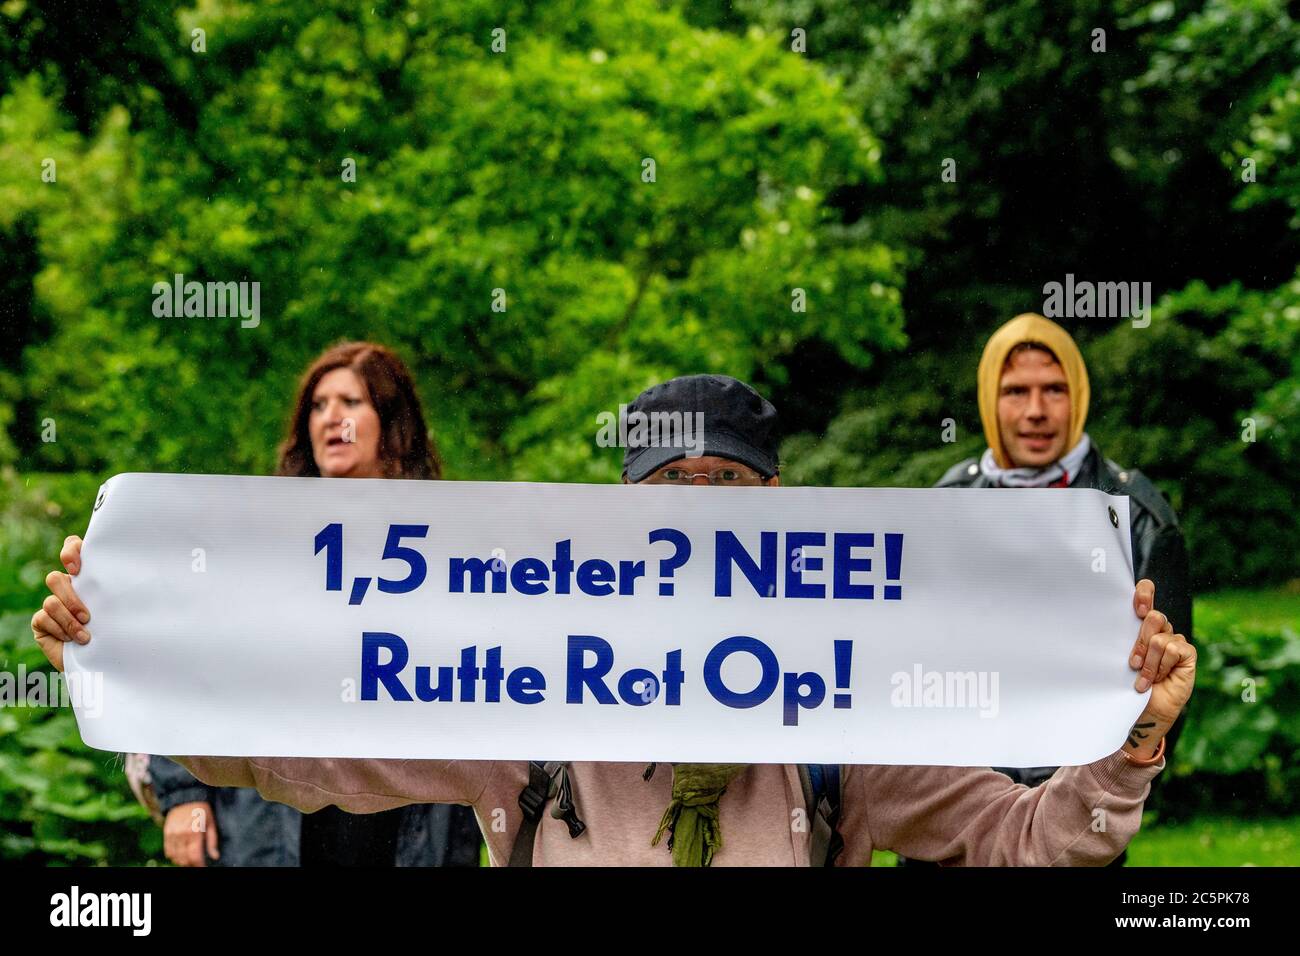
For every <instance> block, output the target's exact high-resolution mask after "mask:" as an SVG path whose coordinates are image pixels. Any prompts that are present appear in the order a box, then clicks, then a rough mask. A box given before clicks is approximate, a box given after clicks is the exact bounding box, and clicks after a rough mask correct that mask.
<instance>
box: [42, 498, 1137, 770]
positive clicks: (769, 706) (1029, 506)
mask: <svg viewBox="0 0 1300 956" xmlns="http://www.w3.org/2000/svg"><path fill="white" fill-rule="evenodd" d="M1128 527H1129V524H1128V499H1127V498H1124V497H1112V496H1109V495H1106V494H1103V493H1102V492H1099V491H1093V490H1084V489H1023V490H1015V489H1006V490H989V489H978V490H977V489H880V488H765V487H760V488H748V487H746V488H712V487H696V488H677V487H663V486H653V487H652V486H631V485H562V484H524V483H505V482H456V481H401V480H368V479H350V480H344V479H320V478H252V477H229V476H218V475H154V474H123V475H118V476H116V477H114V478H112V479H111V480H109V481H108V482H107V483H106V484H105V485H104V486H103V488H102V489H101V491H100V494H99V496H98V498H97V500H96V503H95V510H94V512H93V514H92V517H91V520H90V526H89V529H88V531H87V533H86V536H85V545H84V549H83V552H82V558H83V568H84V570H83V571H82V572H81V573H80V574H79V575H78V576H77V577H76V578H75V579H74V584H75V587H76V589H77V591H78V594H79V595H80V596H81V598H82V600H83V601H84V602H85V603H86V606H87V607H88V608H89V609H90V613H91V624H90V630H91V634H92V640H91V641H90V643H89V644H87V645H85V646H76V645H68V648H67V655H66V661H67V670H68V673H69V675H72V677H73V678H74V679H77V678H78V677H79V678H80V679H81V680H82V681H83V682H87V681H91V680H92V679H93V681H94V682H95V685H96V686H99V687H102V691H101V695H100V697H101V699H99V700H98V701H97V702H96V704H97V705H96V706H95V707H94V708H93V709H92V708H90V707H87V706H86V705H85V704H84V702H83V703H82V704H81V705H79V706H78V707H77V719H78V723H79V725H80V728H81V734H82V737H83V739H84V740H85V742H86V743H87V744H89V745H90V746H92V747H97V748H100V749H104V750H118V751H138V752H145V753H156V754H195V755H200V754H202V755H230V756H304V757H311V756H328V757H390V758H405V757H414V758H440V759H466V760H474V759H506V760H511V759H519V760H527V759H566V760H637V761H650V760H662V761H695V762H737V763H887V764H897V763H901V764H939V765H957V766H988V765H991V766H1044V765H1061V764H1067V765H1071V764H1083V763H1089V762H1091V761H1093V760H1096V759H1099V758H1101V757H1103V756H1105V755H1107V754H1110V753H1113V752H1114V751H1115V750H1116V749H1118V747H1119V746H1120V744H1121V743H1122V742H1123V740H1124V737H1125V734H1126V733H1127V731H1128V728H1129V726H1130V725H1131V723H1132V721H1133V719H1134V717H1135V716H1136V715H1137V714H1139V713H1140V712H1141V710H1142V708H1143V706H1144V703H1145V700H1146V695H1140V694H1137V693H1135V692H1134V690H1133V675H1132V672H1131V671H1130V670H1129V669H1128V664H1127V657H1128V654H1129V652H1130V650H1131V648H1132V645H1133V642H1134V640H1135V639H1136V637H1137V633H1138V625H1139V622H1138V620H1137V617H1136V616H1135V615H1134V613H1133V609H1132V597H1133V564H1132V555H1131V550H1130V542H1129V532H1128ZM1156 598H1157V602H1156V603H1157V606H1159V594H1157V595H1156ZM101 681H102V683H101Z"/></svg>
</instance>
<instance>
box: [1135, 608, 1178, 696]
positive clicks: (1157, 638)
mask: <svg viewBox="0 0 1300 956" xmlns="http://www.w3.org/2000/svg"><path fill="white" fill-rule="evenodd" d="M1159 613H1160V612H1159V611H1156V612H1153V614H1151V615H1148V620H1149V619H1150V618H1151V617H1153V616H1154V615H1155V614H1159ZM1142 626H1143V628H1145V627H1146V626H1147V622H1146V621H1143V622H1142ZM1168 646H1169V635H1168V634H1165V633H1163V632H1161V633H1158V634H1152V635H1151V639H1150V640H1149V641H1148V642H1147V652H1146V656H1145V657H1144V658H1143V659H1142V672H1141V673H1140V674H1138V678H1137V680H1136V681H1134V682H1133V688H1134V689H1135V690H1136V691H1137V692H1138V693H1139V694H1141V693H1145V692H1146V690H1147V688H1148V687H1150V686H1151V685H1152V683H1154V681H1155V676H1156V672H1157V671H1158V670H1159V669H1160V659H1161V658H1162V657H1164V654H1165V648H1166V647H1168Z"/></svg>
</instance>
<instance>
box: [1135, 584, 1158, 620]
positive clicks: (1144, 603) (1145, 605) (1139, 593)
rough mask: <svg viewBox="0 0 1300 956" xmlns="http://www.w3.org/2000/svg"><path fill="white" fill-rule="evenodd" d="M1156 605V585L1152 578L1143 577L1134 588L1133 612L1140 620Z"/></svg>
mask: <svg viewBox="0 0 1300 956" xmlns="http://www.w3.org/2000/svg"><path fill="white" fill-rule="evenodd" d="M1155 606H1156V585H1155V582H1154V581H1152V580H1151V579H1150V578H1143V579H1142V580H1141V581H1139V582H1138V583H1137V586H1136V587H1135V588H1134V589H1133V612H1134V613H1135V614H1137V616H1138V618H1139V620H1140V619H1141V618H1144V617H1146V616H1147V611H1149V610H1151V609H1152V608H1153V607H1155Z"/></svg>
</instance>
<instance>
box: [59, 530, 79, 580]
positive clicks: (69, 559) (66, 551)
mask: <svg viewBox="0 0 1300 956" xmlns="http://www.w3.org/2000/svg"><path fill="white" fill-rule="evenodd" d="M59 560H60V561H62V562H63V566H64V567H65V568H67V570H68V573H69V574H76V573H77V572H78V571H80V570H81V539H80V538H78V537H77V536H76V535H75V534H70V535H68V536H67V537H66V538H64V539H63V549H62V550H61V551H60V552H59Z"/></svg>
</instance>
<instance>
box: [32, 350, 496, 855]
mask: <svg viewBox="0 0 1300 956" xmlns="http://www.w3.org/2000/svg"><path fill="white" fill-rule="evenodd" d="M276 474H278V475H287V476H299V477H327V478H410V479H434V478H438V477H440V475H441V463H440V461H439V459H438V455H437V450H436V448H435V447H434V445H433V443H432V442H431V440H430V438H429V428H428V425H427V424H426V422H425V418H424V413H423V411H422V409H421V406H420V400H419V397H418V395H417V393H416V390H415V383H414V381H413V380H412V378H411V374H410V372H409V371H408V370H407V368H406V366H405V364H404V363H403V362H402V360H401V359H400V358H398V356H397V355H396V354H394V353H393V352H392V351H390V350H389V349H387V348H385V347H384V346H382V345H377V344H374V343H370V342H344V343H341V344H339V345H336V346H334V347H332V348H330V349H327V350H326V351H325V352H324V353H322V354H321V355H320V356H318V357H317V358H316V359H315V360H314V361H313V362H312V364H311V365H310V366H309V367H308V368H307V370H306V372H305V373H304V374H303V377H302V380H301V383H300V385H299V388H298V394H297V396H296V398H295V401H294V405H293V409H292V412H291V415H290V418H289V422H288V434H287V436H286V438H285V440H284V442H283V443H282V444H281V446H280V449H279V464H278V467H277V469H276ZM60 557H61V560H62V562H63V565H64V567H65V568H66V569H67V572H68V575H75V574H76V573H77V572H78V570H79V569H80V564H81V539H80V538H79V537H77V536H75V535H74V536H71V537H69V538H68V539H67V541H66V542H65V543H64V548H63V551H62V553H61V555H60ZM68 575H61V576H60V577H61V578H62V579H66V578H67V577H68ZM56 583H61V582H56ZM56 593H63V594H66V595H68V599H69V601H73V602H75V598H74V597H73V595H72V592H71V586H70V585H69V586H68V587H67V588H66V589H63V588H60V590H58V591H56ZM68 606H69V607H72V606H74V604H69V605H68ZM50 610H53V611H54V613H55V617H54V618H50V617H49V616H48V614H47V612H48V611H50ZM76 610H77V613H76V619H75V620H74V619H73V618H72V617H71V616H70V612H68V611H67V609H66V608H63V609H62V610H61V609H60V608H59V607H57V606H56V605H55V603H54V601H53V600H51V599H47V601H46V605H45V608H43V609H42V611H41V612H39V613H38V615H37V617H38V618H41V620H40V621H38V620H36V619H33V628H34V629H37V628H50V627H52V626H57V621H59V620H62V621H63V622H64V624H65V625H66V629H65V628H61V630H62V631H63V633H64V634H66V635H69V636H71V635H73V634H74V633H77V632H79V633H81V634H85V633H86V631H85V627H84V626H85V625H87V624H89V613H88V612H87V611H86V610H85V608H84V606H76ZM38 639H39V638H38ZM55 666H61V660H60V661H56V662H55ZM132 756H135V755H132ZM140 756H145V759H146V760H147V764H145V765H144V766H145V767H146V768H147V771H146V776H147V779H148V781H149V786H150V789H151V791H152V795H153V797H154V799H155V800H156V802H157V805H158V812H160V813H161V815H162V826H163V849H164V852H165V853H166V856H167V858H168V859H169V860H170V861H171V862H172V863H174V864H175V865H177V866H208V865H218V866H298V865H301V866H393V865H398V866H474V867H476V866H478V865H479V847H480V837H479V832H478V824H477V823H476V822H475V820H474V817H473V814H472V813H470V812H469V811H467V810H464V809H462V808H460V807H455V806H446V805H441V804H437V803H425V804H420V805H412V806H409V807H406V808H399V809H394V810H391V811H388V812H384V813H379V814H374V815H368V816H359V815H355V814H349V813H346V812H344V811H342V810H340V809H338V808H337V807H328V808H325V809H323V810H322V811H321V812H319V813H313V814H310V815H306V816H304V815H303V814H302V813H300V812H299V811H298V810H295V809H294V808H293V807H290V806H286V805H284V804H282V803H279V802H275V801H272V800H263V799H262V797H261V796H260V795H259V794H258V793H257V791H256V790H255V789H253V788H245V787H238V786H234V787H231V786H213V785H209V784H207V783H204V782H203V781H200V780H198V779H196V778H195V777H194V776H193V774H191V773H190V772H189V771H188V770H186V769H185V768H184V767H182V766H180V765H179V764H177V763H176V762H174V761H172V760H169V759H167V758H166V757H161V756H157V755H153V756H146V755H140ZM135 765H138V762H135V763H133V762H128V767H129V768H130V767H132V766H135ZM132 783H133V788H135V787H136V786H137V784H136V782H135V781H133V782H132Z"/></svg>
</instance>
